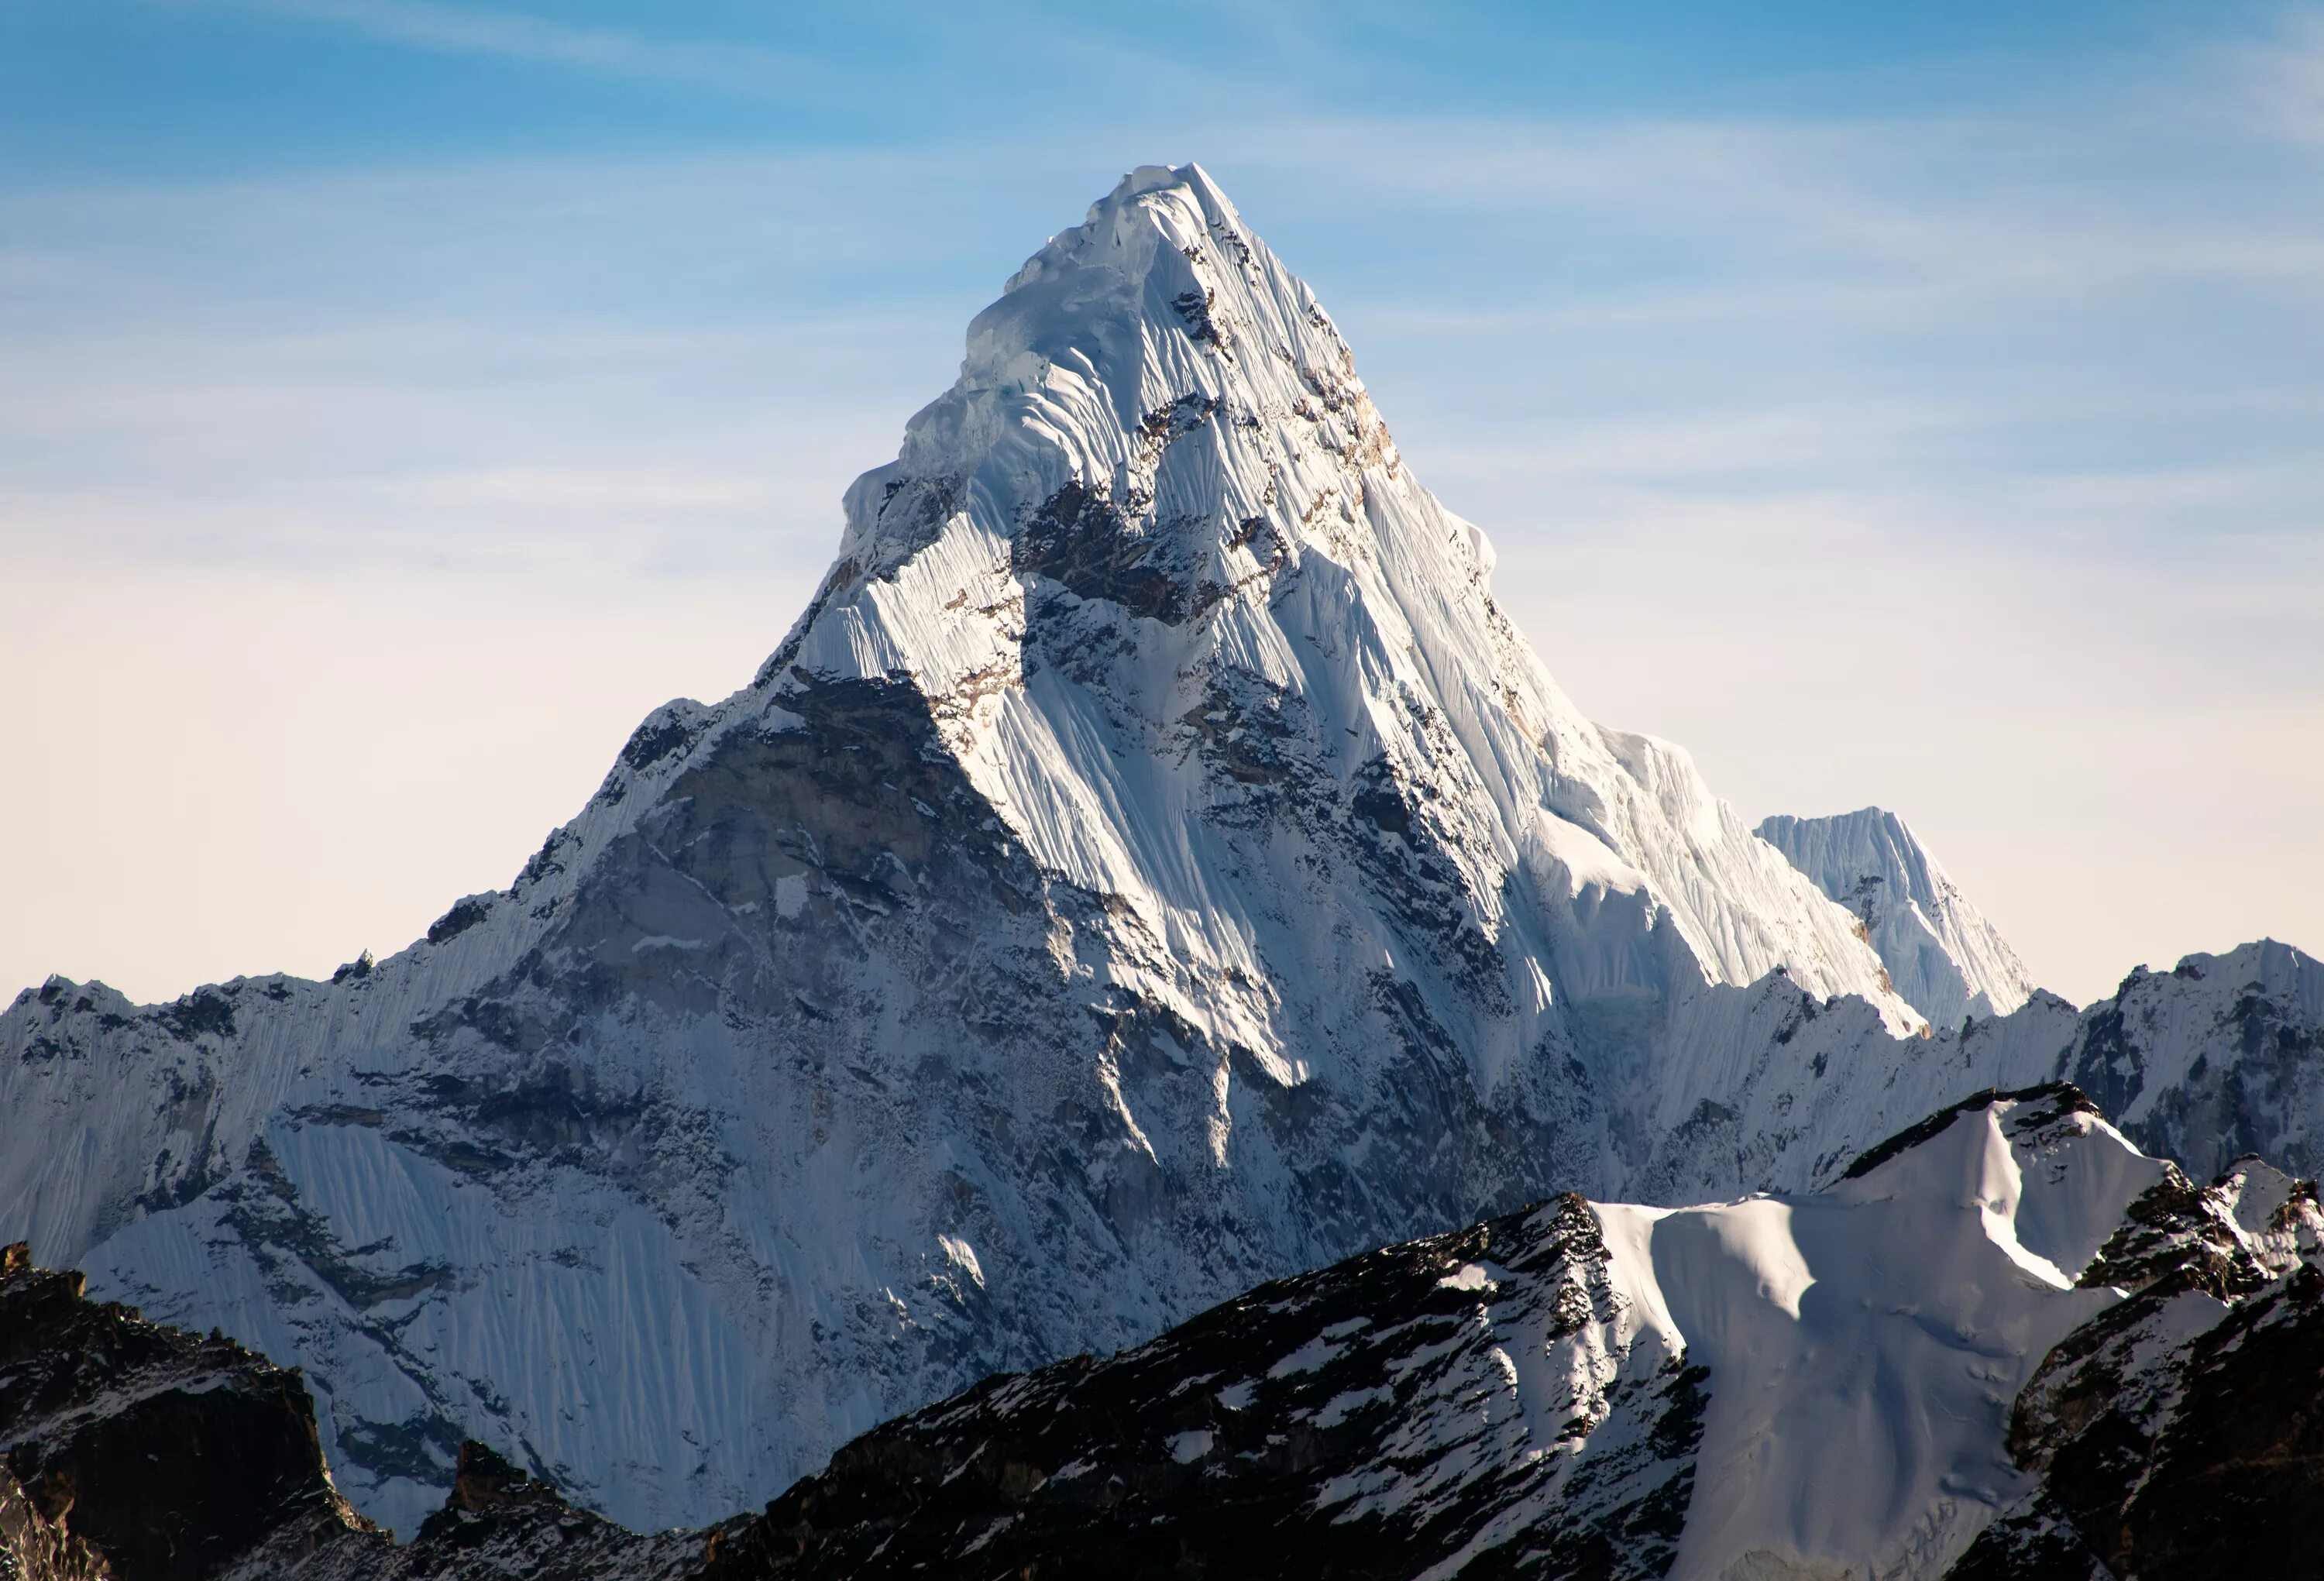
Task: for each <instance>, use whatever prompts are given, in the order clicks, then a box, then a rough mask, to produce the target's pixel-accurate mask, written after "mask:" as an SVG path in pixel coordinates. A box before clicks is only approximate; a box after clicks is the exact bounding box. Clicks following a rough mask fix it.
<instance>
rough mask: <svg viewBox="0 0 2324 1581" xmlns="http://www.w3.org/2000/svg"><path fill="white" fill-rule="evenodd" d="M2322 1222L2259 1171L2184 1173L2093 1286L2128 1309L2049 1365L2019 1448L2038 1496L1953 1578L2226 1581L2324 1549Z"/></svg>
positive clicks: (2150, 1195)
mask: <svg viewBox="0 0 2324 1581" xmlns="http://www.w3.org/2000/svg"><path fill="white" fill-rule="evenodd" d="M2319 1246H2324V1213H2319V1210H2318V1207H2317V1200H2316V1187H2315V1184H2314V1182H2313V1181H2294V1180H2292V1179H2291V1178H2290V1177H2288V1176H2286V1175H2284V1174H2282V1173H2281V1172H2278V1171H2276V1170H2274V1169H2273V1168H2272V1167H2270V1166H2269V1165H2267V1164H2266V1163H2262V1162H2260V1161H2258V1160H2256V1159H2246V1160H2241V1161H2238V1162H2237V1163H2236V1167H2235V1168H2234V1169H2233V1170H2231V1171H2229V1172H2227V1174H2225V1175H2223V1176H2221V1177H2220V1179H2219V1180H2218V1181H2216V1182H2215V1183H2214V1184H2212V1185H2211V1186H2209V1187H2207V1188H2199V1187H2197V1186H2195V1185H2193V1184H2192V1183H2191V1182H2190V1181H2188V1180H2187V1178H2186V1176H2185V1175H2183V1174H2181V1172H2179V1171H2178V1170H2177V1169H2176V1168H2172V1169H2171V1170H2170V1171H2169V1172H2168V1174H2167V1175H2166V1176H2165V1178H2164V1179H2163V1181H2160V1182H2158V1183H2157V1184H2156V1185H2155V1186H2154V1187H2153V1189H2151V1190H2149V1191H2147V1192H2146V1193H2144V1195H2143V1196H2141V1197H2140V1198H2139V1199H2138V1200H2136V1201H2135V1202H2134V1203H2133V1204H2132V1205H2131V1209H2130V1211H2129V1213H2128V1215H2127V1216H2126V1220H2125V1223H2124V1225H2123V1227H2122V1228H2121V1229H2120V1230H2119V1231H2118V1232H2117V1234H2116V1236H2115V1237H2114V1239H2113V1240H2111V1241H2110V1242H2109V1243H2108V1244H2107V1246H2106V1248H2105V1249H2104V1251H2103V1252H2102V1254H2101V1255H2100V1256H2099V1257H2098V1260H2097V1261H2096V1262H2094V1263H2093V1264H2091V1265H2090V1267H2089V1269H2087V1270H2086V1271H2085V1272H2084V1273H2083V1275H2082V1282H2083V1283H2084V1284H2086V1285H2098V1284H2101V1283H2113V1284H2115V1285H2116V1286H2117V1287H2118V1288H2126V1289H2127V1291H2128V1299H2126V1300H2125V1301H2122V1302H2121V1303H2120V1304H2119V1305H2117V1306H2115V1307H2113V1308H2111V1309H2110V1310H2107V1312H2106V1313H2105V1314H2104V1315H2103V1316H2102V1317H2101V1318H2099V1319H2097V1320H2096V1321H2094V1322H2092V1323H2090V1324H2089V1325H2087V1326H2085V1327H2084V1328H2080V1329H2079V1330H2077V1331H2076V1332H2075V1333H2073V1334H2072V1335H2070V1336H2069V1337H2067V1338H2066V1340H2065V1341H2064V1342H2063V1343H2062V1344H2061V1345H2059V1346H2058V1347H2056V1348H2055V1349H2054V1350H2052V1352H2051V1353H2050V1355H2049V1356H2048V1357H2047V1358H2046V1359H2045V1360H2044V1361H2043V1365H2042V1367H2041V1370H2040V1371H2039V1372H2038V1373H2036V1374H2034V1376H2033V1380H2032V1382H2031V1383H2029V1384H2028V1385H2027V1386H2026V1388H2025V1389H2024V1392H2023V1393H2021V1394H2020V1395H2019V1396H2018V1399H2017V1403H2016V1408H2015V1411H2014V1413H2013V1416H2012V1420H2011V1424H2010V1445H2011V1448H2012V1450H2013V1451H2014V1452H2015V1455H2016V1456H2017V1457H2018V1459H2019V1461H2020V1463H2021V1464H2022V1465H2024V1466H2025V1467H2026V1469H2028V1470H2029V1471H2032V1472H2035V1473H2037V1474H2039V1475H2040V1478H2041V1481H2040V1484H2039V1485H2038V1487H2037V1488H2036V1489H2035V1490H2034V1491H2033V1493H2032V1494H2029V1495H2028V1496H2027V1497H2026V1498H2025V1499H2024V1501H2023V1502H2022V1503H2021V1504H2020V1505H2019V1507H2018V1508H2017V1509H2016V1510H2015V1511H2013V1512H2011V1514H2010V1515H2009V1517H2008V1518H2006V1520H2004V1521H1999V1522H1997V1523H1996V1524H1995V1525H1994V1526H1992V1527H1991V1528H1989V1529H1988V1530H1987V1531H1986V1532H1985V1533H1984V1534H1983V1535H1982V1536H1981V1537H1980V1539H1979V1540H1978V1543H1977V1545H1976V1546H1975V1547H1974V1548H1973V1549H1971V1550H1970V1551H1969V1553H1968V1554H1967V1555H1966V1556H1964V1558H1962V1559H1961V1561H1960V1564H1959V1565H1957V1566H1956V1567H1954V1568H1953V1570H1952V1571H1951V1572H1950V1575H1951V1577H1952V1578H1953V1581H1987V1578H2002V1577H2007V1578H2011V1581H2050V1578H2052V1577H2070V1578H2072V1581H2082V1578H2084V1577H2092V1578H2097V1581H2116V1578H2117V1577H2120V1578H2124V1581H2127V1578H2129V1577H2134V1576H2135V1577H2141V1578H2146V1577H2153V1578H2155V1581H2177V1578H2181V1577H2185V1578H2190V1581H2193V1578H2205V1581H2209V1578H2218V1581H2229V1578H2240V1577H2245V1576H2297V1575H2305V1574H2309V1573H2311V1572H2312V1571H2313V1570H2314V1569H2315V1567H2316V1564H2317V1555H2318V1554H2319V1553H2324V1272H2319V1261H2324V1253H2319Z"/></svg>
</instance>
